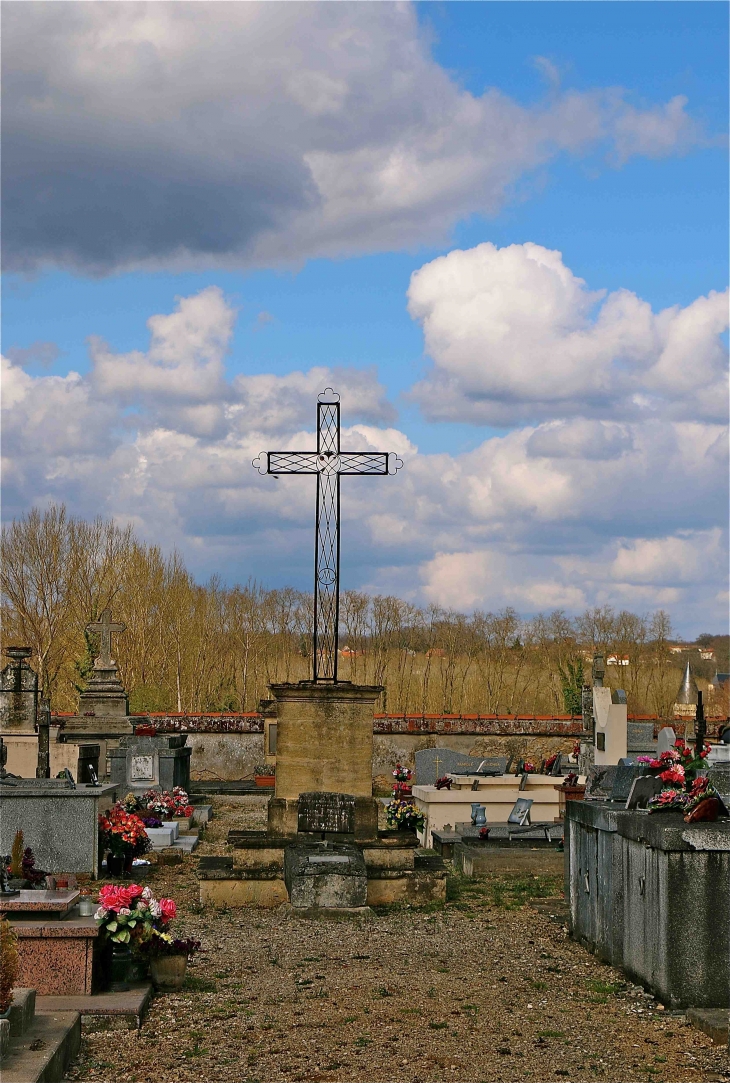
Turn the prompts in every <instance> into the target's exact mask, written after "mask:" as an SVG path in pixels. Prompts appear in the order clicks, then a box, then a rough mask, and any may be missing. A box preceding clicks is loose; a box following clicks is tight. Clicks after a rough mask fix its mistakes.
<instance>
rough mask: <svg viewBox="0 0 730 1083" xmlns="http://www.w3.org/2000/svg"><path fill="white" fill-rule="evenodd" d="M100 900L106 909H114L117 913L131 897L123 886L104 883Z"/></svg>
mask: <svg viewBox="0 0 730 1083" xmlns="http://www.w3.org/2000/svg"><path fill="white" fill-rule="evenodd" d="M99 902H100V903H101V905H102V906H103V907H104V908H105V909H106V910H113V911H114V913H115V914H118V913H119V911H120V910H121V908H122V907H123V906H126V905H127V903H128V902H129V899H128V898H127V892H126V890H125V889H124V888H123V887H117V886H116V885H115V884H104V887H103V888H102V889H101V891H100V892H99Z"/></svg>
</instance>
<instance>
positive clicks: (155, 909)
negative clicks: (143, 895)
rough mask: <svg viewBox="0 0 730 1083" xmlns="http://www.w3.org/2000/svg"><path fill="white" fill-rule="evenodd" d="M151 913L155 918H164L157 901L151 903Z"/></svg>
mask: <svg viewBox="0 0 730 1083" xmlns="http://www.w3.org/2000/svg"><path fill="white" fill-rule="evenodd" d="M150 913H151V914H152V917H154V918H159V917H161V916H162V909H161V907H160V904H159V903H158V902H157V900H156V899H153V900H152V902H151V903H150Z"/></svg>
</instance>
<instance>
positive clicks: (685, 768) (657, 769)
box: [636, 737, 712, 784]
mask: <svg viewBox="0 0 730 1083" xmlns="http://www.w3.org/2000/svg"><path fill="white" fill-rule="evenodd" d="M711 748H712V745H709V744H705V746H704V748H703V749H702V751H701V752H700V754H699V756H698V755H697V751H696V749H695V748H693V747H692V746H691V745H688V744H687V743H686V742H685V741H683V740H682V738H681V737H680V738H679V740H677V741H675V742H674V746H673V747H672V748H668V749H666V751H665V752H662V754H661V756H660V757H659V758H658V759H656V758H655V757H654V756H637V757H636V759H637V762H638V763H643V764H645V765H646V766H647V767H648V768H649V770H650V771H651V772H653V773H655V774H658V776H659V778H660V779H661V780H662V781H663V782H676V783H677V784H681V783H683V782H684V781H685V777H686V776H687V775H688V774H690V775H693V774H694V773H695V772H696V771H701V770H703V769H704V768H705V766H706V764H705V760H706V758H707V753H708V752H709V751H710V749H711ZM678 769H680V770H681V772H682V776H683V777H682V778H681V779H680V778H679V774H678V773H677V774H676V775H675V776H674V777H667V772H672V771H675V772H678Z"/></svg>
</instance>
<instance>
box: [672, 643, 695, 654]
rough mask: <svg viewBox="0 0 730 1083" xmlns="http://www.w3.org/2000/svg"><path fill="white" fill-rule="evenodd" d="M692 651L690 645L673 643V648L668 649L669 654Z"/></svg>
mask: <svg viewBox="0 0 730 1083" xmlns="http://www.w3.org/2000/svg"><path fill="white" fill-rule="evenodd" d="M692 649H693V647H692V644H691V643H675V645H674V646H673V647H670V648H669V653H670V654H684V652H685V651H691V650H692Z"/></svg>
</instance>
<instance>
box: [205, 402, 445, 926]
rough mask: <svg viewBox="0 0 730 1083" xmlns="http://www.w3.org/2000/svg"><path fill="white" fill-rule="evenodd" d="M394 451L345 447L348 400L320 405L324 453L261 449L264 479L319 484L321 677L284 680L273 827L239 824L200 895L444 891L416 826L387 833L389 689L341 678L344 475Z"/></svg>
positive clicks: (247, 897)
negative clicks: (380, 731) (380, 800)
mask: <svg viewBox="0 0 730 1083" xmlns="http://www.w3.org/2000/svg"><path fill="white" fill-rule="evenodd" d="M401 465H402V463H401V462H400V460H399V459H397V457H396V456H394V455H392V454H389V453H388V452H346V451H342V450H341V448H340V403H339V396H338V395H336V394H335V393H334V392H333V391H332V389H331V388H327V389H326V391H325V392H324V393H323V394H322V395H320V396H319V401H318V404H317V450H316V451H291V452H268V453H262V455H260V456H259V457H258V459H256V460H255V461H254V466H256V467H257V469H258V470H259V471H260V473H262V474H273V475H276V476H278V475H280V474H309V475H311V476H314V477H316V481H317V515H316V547H315V585H314V634H313V652H312V658H313V665H312V668H313V674H312V680H309V681H301V682H299V683H297V684H275V685H272V686H271V694H272V696H273V698H274V700H275V701H276V719H277V721H276V725H277V732H276V789H275V795H274V797H273V798H272V799H271V801H270V802H269V816H268V829H267V831H261V832H254V831H232V832H231V833H230V835H229V842H230V843H231V844H232V845H233V846H234V847H235V848H236V850H237V858H236V861H235V865H234V859H232V858H214V859H211V860H210V862H206V860H205V859H201V866H200V872H199V876H200V879H201V900H202V901H203V902H206V901H209V902H212V903H214V904H215V903H217V904H222V905H243V906H245V905H261V906H276V905H278V904H280V903H282V902H285V901H287V900H289V901H290V903H291V905H292V906H293V907H294V908H295V909H298V910H302V911H305V910H306V911H308V910H311V909H317V910H319V911H327V910H329V909H337V910H343V909H345V910H359V909H361V908H362V907H363V906H365V905H366V904H376V903H381V902H392V901H397V900H400V899H410V900H415V899H417V898H422V899H423V900H424V901H426V900H427V899H429V898H436V897H442V896H443V893H444V890H445V869H444V868H443V866H441V867H439V868H435V867H434V866H433V862H431V864H430V865H429V867H428V868H426V867H425V866H424V867H423V868H421V867H419V865H418V863H417V861H416V857H415V849H416V845H417V840H416V837H415V835H413V834H411V833H410V832H379V831H378V815H377V814H378V804H377V801H376V799H375V798H374V797H373V790H372V785H373V784H372V752H373V713H374V708H375V703H376V701H377V698H378V696H379V695H380V693H381V692H382V688H381V687H379V686H376V685H357V684H352V683H351V682H349V681H340V680H338V676H337V660H338V649H337V646H338V625H339V571H340V526H339V512H340V478H341V477H342V476H343V475H345V476H346V475H359V476H384V475H387V474H391V473H395V472H396V470H398V469H399V467H400V466H401Z"/></svg>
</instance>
